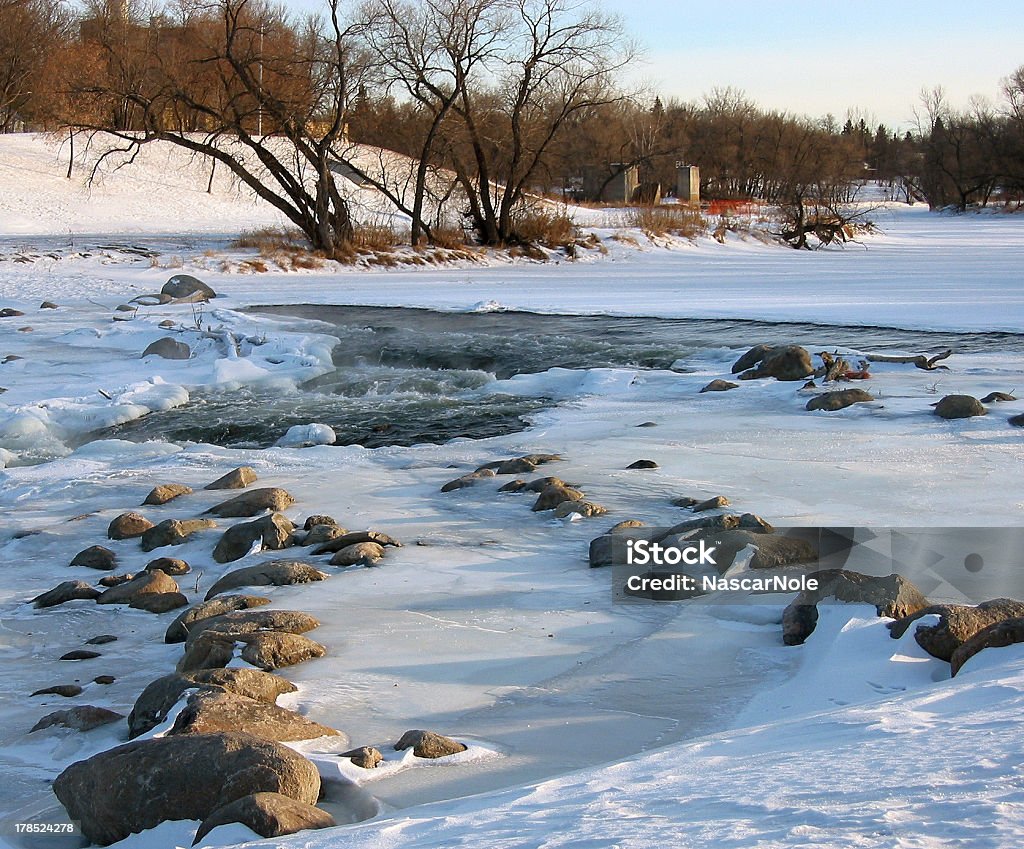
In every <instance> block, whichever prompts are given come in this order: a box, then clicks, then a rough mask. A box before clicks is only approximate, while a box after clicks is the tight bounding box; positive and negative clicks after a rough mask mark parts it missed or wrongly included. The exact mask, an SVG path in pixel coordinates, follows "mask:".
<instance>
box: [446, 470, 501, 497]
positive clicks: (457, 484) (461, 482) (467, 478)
mask: <svg viewBox="0 0 1024 849" xmlns="http://www.w3.org/2000/svg"><path fill="white" fill-rule="evenodd" d="M493 477H494V469H477V470H476V471H475V472H469V473H468V474H465V475H462V476H461V477H458V478H455V480H450V481H448V483H446V484H445V485H444V486H442V487H441V492H454V491H455V490H457V489H465V488H466V487H467V486H475V485H476V484H478V483H480V481H482V480H487V479H488V478H493Z"/></svg>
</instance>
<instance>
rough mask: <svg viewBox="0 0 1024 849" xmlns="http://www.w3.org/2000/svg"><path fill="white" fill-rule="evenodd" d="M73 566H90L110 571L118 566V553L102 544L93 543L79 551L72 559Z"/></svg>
mask: <svg viewBox="0 0 1024 849" xmlns="http://www.w3.org/2000/svg"><path fill="white" fill-rule="evenodd" d="M71 565H72V566H88V567H89V568H90V569H103V570H105V571H110V570H111V569H113V568H114V567H115V566H117V555H116V554H114V552H112V551H111V550H110V549H109V548H104V547H103V546H102V545H91V546H89V547H88V548H86V549H83V550H82V551H80V552H78V554H76V555H75V557H74V559H73V560H72V561H71Z"/></svg>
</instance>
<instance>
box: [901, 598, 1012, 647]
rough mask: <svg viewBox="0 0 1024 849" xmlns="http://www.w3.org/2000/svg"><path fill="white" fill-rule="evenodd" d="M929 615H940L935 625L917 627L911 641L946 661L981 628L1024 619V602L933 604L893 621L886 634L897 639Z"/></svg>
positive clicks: (1008, 600)
mask: <svg viewBox="0 0 1024 849" xmlns="http://www.w3.org/2000/svg"><path fill="white" fill-rule="evenodd" d="M931 614H936V615H938V616H939V622H938V624H936V625H918V626H917V629H916V630H915V631H914V639H915V640H917V643H918V645H919V646H921V648H923V649H924V650H925V651H926V652H928V654H930V655H931V656H932V657H937V658H938V659H939V660H946V661H948V660H951V659H952V657H953V652H955V651H956V650H957V649H958V648H960V646H962V645H963V644H964V643H966V642H967V641H968V640H969V639H970V638H971V637H973V636H974V635H975V634H977V633H978V632H979V631H981V630H982V629H984V628H987V627H988V626H989V625H994V624H996V623H997V622H1003V621H1005V620H1007V619H1020V618H1022V617H1024V602H1020V601H1015V600H1014V599H1010V598H996V599H992V600H991V601H983V602H982V603H981V604H979V605H978V606H977V607H971V606H970V605H964V604H933V605H930V606H929V607H924V608H922V609H921V610H918V611H917V612H916V613H913V614H911V615H910V616H906V617H904V618H902V619H898V620H897V621H896V622H893V623H892V625H890V626H889V632H890V634H891V635H892V637H893V638H894V639H898V638H900V637H902V636H903V635H904V634H905V633H906V631H907V629H908V628H909V627H910V626H911V625H912V624H914V622H916V621H917V620H918V619H920V618H921V617H923V616H928V615H931Z"/></svg>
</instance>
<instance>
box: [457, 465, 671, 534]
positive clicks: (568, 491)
mask: <svg viewBox="0 0 1024 849" xmlns="http://www.w3.org/2000/svg"><path fill="white" fill-rule="evenodd" d="M563 459H564V458H563V457H562V456H561V455H560V454H525V455H523V456H521V457H513V458H511V459H507V460H494V461H492V462H489V463H485V464H484V465H482V466H479V467H477V468H476V469H475V470H474V471H472V472H469V473H468V474H465V475H462V476H461V477H458V478H455V479H454V480H451V481H448V483H446V484H444V486H442V487H441V492H453V491H455V490H458V489H464V488H466V487H470V486H475V485H476V484H478V483H480V482H481V481H485V480H490V479H491V478H494V477H496V476H498V475H522V474H529V473H531V472H535V471H537V468H538V467H539V466H543V465H545V464H547V463H554V462H557V461H560V460H563ZM639 462H641V463H651V462H653V461H650V460H647V461H639ZM656 466H657V464H654V467H656ZM636 468H651V466H647V465H641V466H637V467H636ZM498 492H502V493H506V492H509V493H523V494H529V495H536V496H537V498H536V500H535V501H534V503H533V506H532V508H531V509H532V511H533V512H534V513H543V512H547V511H553V515H554V517H555V518H556V519H566V518H570V517H574V516H580V517H583V518H589V517H591V516H603V515H605V514H606V513H607V512H608V510H607V509H606V508H605V507H603V506H601V505H600V504H597V503H595V502H593V501H588V500H587V497H586V494H585V493H584V492H583V491H582V490H581V489H579V487H578V486H577V485H576V484H570V483H566V482H565V481H564V480H562V479H561V478H558V477H554V476H550V475H548V476H545V477H540V478H535V479H533V480H526V479H525V478H519V477H517V478H515V479H514V480H511V481H509V482H508V483H506V484H504V485H503V486H501V487H500V488H499V489H498Z"/></svg>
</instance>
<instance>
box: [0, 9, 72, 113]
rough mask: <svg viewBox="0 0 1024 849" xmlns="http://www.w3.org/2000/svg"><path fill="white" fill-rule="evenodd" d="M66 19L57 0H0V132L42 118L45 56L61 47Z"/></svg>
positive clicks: (68, 19) (63, 10)
mask: <svg viewBox="0 0 1024 849" xmlns="http://www.w3.org/2000/svg"><path fill="white" fill-rule="evenodd" d="M70 21H71V18H70V16H69V15H68V14H67V11H66V9H65V8H64V6H63V4H62V3H61V2H60V0H0V132H2V133H9V132H11V131H12V130H13V129H15V127H16V126H17V125H18V124H19V123H31V122H35V121H37V120H39V119H41V118H42V116H43V114H44V110H43V109H42V108H41V104H43V103H45V100H46V90H45V88H44V87H43V86H42V77H43V73H44V69H45V66H46V62H47V57H48V56H49V55H50V54H51V53H53V52H56V51H57V50H58V49H59V48H60V47H61V45H62V43H63V42H64V40H65V39H66V37H67V35H68V30H69V26H70Z"/></svg>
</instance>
